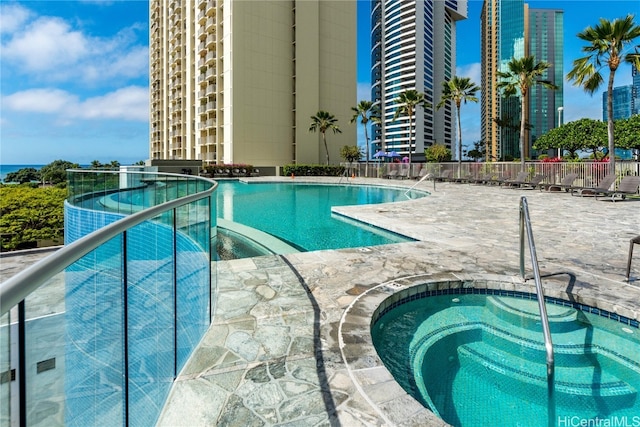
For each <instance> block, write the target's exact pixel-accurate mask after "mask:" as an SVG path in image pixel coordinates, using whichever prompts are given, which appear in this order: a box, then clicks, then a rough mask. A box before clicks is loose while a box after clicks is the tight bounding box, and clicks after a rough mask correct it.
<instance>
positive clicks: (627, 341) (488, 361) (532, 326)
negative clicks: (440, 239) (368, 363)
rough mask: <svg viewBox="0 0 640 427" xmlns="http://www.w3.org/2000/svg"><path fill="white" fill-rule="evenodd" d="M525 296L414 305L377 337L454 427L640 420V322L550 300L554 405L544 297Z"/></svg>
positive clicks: (396, 369)
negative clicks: (540, 309)
mask: <svg viewBox="0 0 640 427" xmlns="http://www.w3.org/2000/svg"><path fill="white" fill-rule="evenodd" d="M520 296H521V297H520V298H516V297H506V296H499V295H475V294H457V295H455V294H454V295H442V296H432V297H427V298H421V299H417V300H414V301H409V302H406V303H404V304H401V305H399V306H397V307H395V308H393V309H391V310H390V311H388V312H387V313H385V314H383V315H382V316H381V317H380V318H379V319H378V320H377V321H376V322H375V324H374V325H373V326H372V331H371V332H372V338H373V343H374V346H375V347H376V350H377V352H378V354H379V356H380V357H381V359H382V361H383V362H384V364H385V366H386V367H387V368H388V369H389V371H390V372H391V373H392V374H393V376H394V378H395V379H396V380H397V381H398V383H399V384H400V385H401V386H402V387H403V388H404V389H405V390H406V391H407V392H408V393H409V394H411V395H412V396H413V397H414V398H416V399H417V400H418V401H420V402H421V403H422V404H423V405H424V406H426V407H427V408H429V409H430V410H432V411H433V412H435V413H436V414H438V415H439V416H440V417H442V418H443V419H444V420H445V421H446V422H447V423H449V424H452V425H454V426H488V425H500V426H532V427H533V426H535V427H538V426H544V425H548V417H550V418H551V419H552V420H555V422H553V421H552V422H551V423H550V424H549V425H605V424H597V423H598V422H600V423H607V422H609V423H610V424H606V425H625V424H614V423H616V422H617V423H621V422H625V423H629V424H628V425H640V397H638V390H640V330H639V329H638V326H637V322H634V324H633V325H631V324H624V323H621V322H618V321H614V320H610V319H606V318H605V317H603V316H601V315H598V314H593V313H592V312H586V311H582V310H578V309H576V308H574V307H572V306H563V305H557V304H552V303H549V302H547V304H546V305H547V311H548V315H549V320H550V327H551V334H552V340H553V344H554V356H555V363H556V365H555V391H554V399H553V402H551V404H549V397H548V392H547V379H546V356H545V351H544V343H543V336H542V327H541V325H540V321H539V315H538V307H537V301H536V300H535V299H531V298H532V296H531V295H529V294H522V295H520ZM533 298H535V297H533ZM567 305H570V304H569V303H567ZM593 311H595V312H598V310H597V309H594V310H593ZM612 316H615V315H612ZM549 414H550V415H549ZM634 420H635V422H636V423H637V424H632V423H633V422H634ZM572 422H573V423H579V422H584V423H589V422H591V424H571V423H572Z"/></svg>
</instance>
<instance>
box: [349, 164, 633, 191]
mask: <svg viewBox="0 0 640 427" xmlns="http://www.w3.org/2000/svg"><path fill="white" fill-rule="evenodd" d="M342 166H344V167H345V168H347V169H348V170H349V175H355V176H357V177H369V178H386V177H388V176H390V174H391V175H392V176H395V177H405V178H406V177H411V178H416V177H423V176H425V175H426V174H432V175H433V176H435V177H438V176H441V175H442V174H443V172H444V171H447V170H449V171H451V173H450V176H451V177H471V178H481V177H482V176H485V175H489V174H490V175H491V176H492V178H498V177H505V178H515V177H516V176H517V175H518V173H519V172H520V170H521V165H520V163H519V162H481V163H477V162H463V163H457V162H447V163H411V164H409V163H382V162H377V161H371V162H369V163H368V164H367V163H365V162H360V163H342ZM394 170H395V171H396V172H394V173H392V171H394ZM525 170H526V171H527V172H529V176H530V177H533V176H534V175H538V174H540V175H543V176H544V177H545V178H544V180H543V182H544V183H549V184H556V183H559V182H560V181H561V180H562V178H563V177H564V176H565V175H567V174H568V173H576V174H578V178H577V179H576V181H575V184H576V185H582V186H592V185H595V184H597V183H598V182H600V180H601V179H602V178H603V177H604V176H605V175H606V174H607V173H608V171H609V165H608V163H606V162H575V163H572V162H557V163H556V162H525ZM408 172H410V173H408ZM616 175H617V176H618V177H619V178H620V177H622V176H625V175H640V162H635V161H617V162H616Z"/></svg>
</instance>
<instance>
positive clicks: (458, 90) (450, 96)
mask: <svg viewBox="0 0 640 427" xmlns="http://www.w3.org/2000/svg"><path fill="white" fill-rule="evenodd" d="M479 90H480V87H479V86H478V85H476V84H475V83H473V82H472V81H471V79H470V78H469V77H458V76H453V78H452V79H451V80H449V81H446V82H442V97H441V98H440V102H439V103H438V105H436V109H438V110H439V109H440V108H442V107H443V106H444V104H446V102H447V101H453V102H454V103H455V104H456V111H457V113H458V114H457V117H458V178H460V171H461V169H462V124H461V122H460V104H461V103H462V102H463V101H464V103H465V104H466V103H467V101H471V102H478V97H477V96H476V92H477V91H479Z"/></svg>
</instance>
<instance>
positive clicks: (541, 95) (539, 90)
mask: <svg viewBox="0 0 640 427" xmlns="http://www.w3.org/2000/svg"><path fill="white" fill-rule="evenodd" d="M525 6H526V5H525ZM563 17H564V12H563V11H562V10H558V9H529V14H528V23H527V25H526V26H525V31H526V29H527V28H528V36H527V37H525V38H526V39H527V40H528V44H527V45H528V48H529V51H528V55H533V56H534V57H535V58H536V61H546V62H548V63H549V64H551V67H550V68H549V69H548V70H547V73H546V75H545V76H544V79H546V80H550V81H551V82H552V83H553V84H555V85H556V86H557V87H558V89H556V90H549V89H547V88H545V87H543V86H541V85H535V86H533V87H532V88H531V89H530V90H529V111H528V113H529V114H528V115H529V124H530V125H531V126H532V127H531V129H530V130H529V132H528V133H529V135H527V139H526V140H527V141H528V142H529V144H528V145H526V146H525V150H528V151H527V152H525V156H526V157H533V156H535V155H536V154H537V153H533V152H532V148H531V146H532V145H533V143H534V142H535V140H536V139H538V137H540V136H541V135H544V134H545V133H547V132H549V130H550V129H553V128H555V127H557V126H561V125H562V122H561V120H562V114H561V111H559V108H561V107H563V105H564V96H563V92H564V91H563V82H564V79H563V75H564V67H563V50H564V45H563V42H562V34H563ZM525 34H526V33H525Z"/></svg>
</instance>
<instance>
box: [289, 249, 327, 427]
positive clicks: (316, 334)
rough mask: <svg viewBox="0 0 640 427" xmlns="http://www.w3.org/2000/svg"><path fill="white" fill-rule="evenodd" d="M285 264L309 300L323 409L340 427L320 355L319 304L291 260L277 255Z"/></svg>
mask: <svg viewBox="0 0 640 427" xmlns="http://www.w3.org/2000/svg"><path fill="white" fill-rule="evenodd" d="M278 256H279V257H280V259H281V260H282V261H284V263H285V264H287V265H288V266H289V268H290V269H291V271H292V272H293V274H295V276H296V277H297V278H298V281H299V282H300V286H302V288H303V289H304V290H305V292H306V294H307V297H308V298H309V302H310V303H311V306H312V307H313V354H314V357H315V359H316V371H317V373H318V381H319V383H320V392H321V393H322V400H323V402H324V407H325V410H326V411H327V414H328V416H329V423H330V425H331V426H332V427H340V421H339V420H338V414H337V410H336V404H335V402H334V400H333V395H332V394H331V387H330V386H329V379H328V377H327V371H326V369H325V363H324V357H323V355H322V341H321V339H320V306H319V305H318V302H317V301H316V299H315V297H314V296H313V293H312V292H311V289H309V286H308V285H307V283H306V282H305V280H304V278H303V277H302V275H300V273H299V272H298V270H296V268H295V267H294V266H293V264H291V262H290V261H289V260H288V259H287V258H286V257H285V256H284V255H278Z"/></svg>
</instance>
